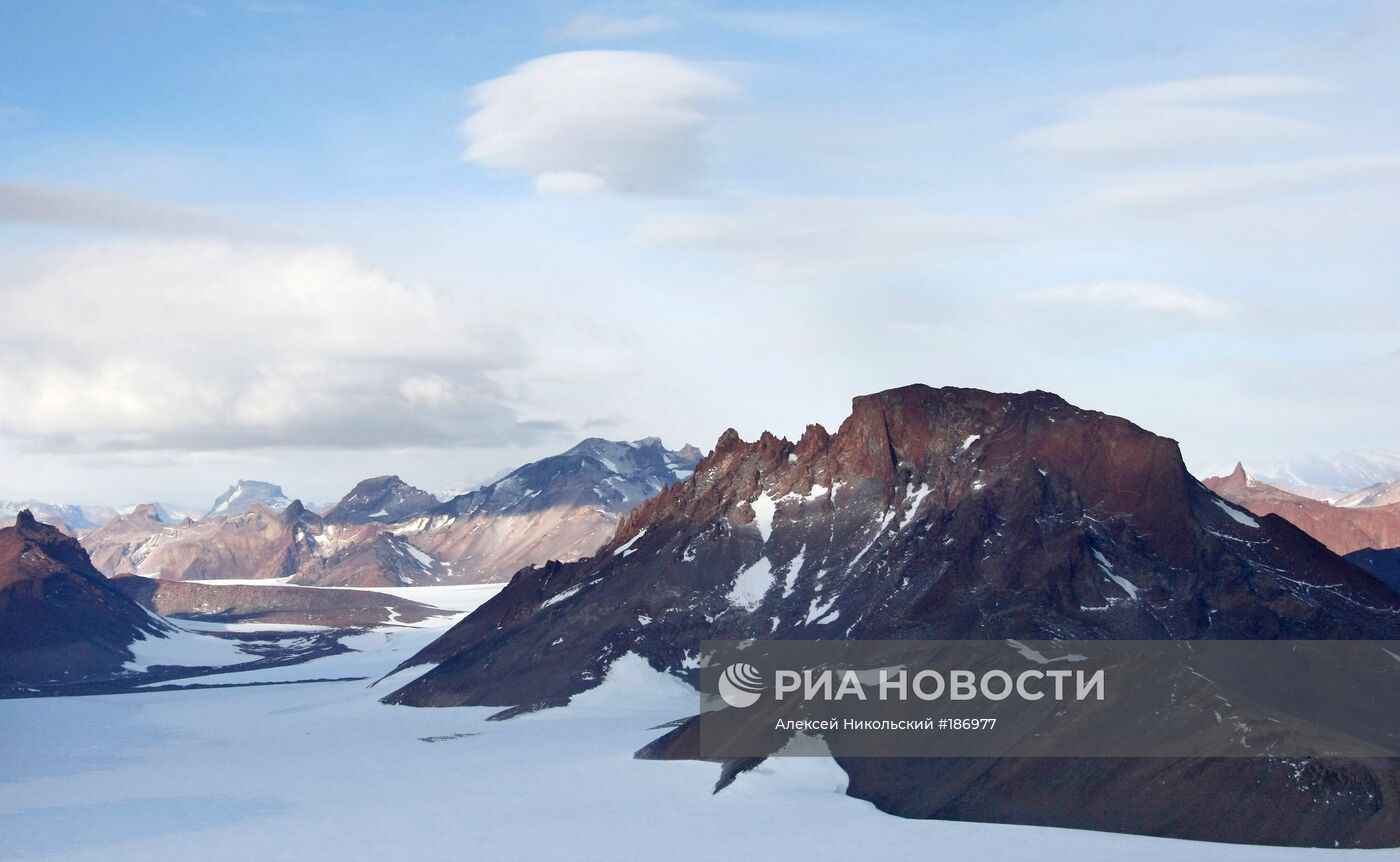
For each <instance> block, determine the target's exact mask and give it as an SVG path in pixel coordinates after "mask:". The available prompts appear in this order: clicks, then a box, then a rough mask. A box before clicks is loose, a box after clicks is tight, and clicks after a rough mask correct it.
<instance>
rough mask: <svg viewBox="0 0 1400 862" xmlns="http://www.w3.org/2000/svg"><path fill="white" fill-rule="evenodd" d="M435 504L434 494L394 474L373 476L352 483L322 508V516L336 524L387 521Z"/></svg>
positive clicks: (418, 511)
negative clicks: (327, 509) (339, 498)
mask: <svg viewBox="0 0 1400 862" xmlns="http://www.w3.org/2000/svg"><path fill="white" fill-rule="evenodd" d="M437 505H438V499H437V497H434V496H433V495H432V494H429V493H428V492H427V491H424V490H422V489H421V488H415V487H414V486H412V485H410V484H408V483H407V482H405V481H404V480H402V479H400V478H399V477H398V476H375V477H374V478H372V479H365V480H364V481H362V482H360V483H359V484H357V485H355V487H354V488H353V489H351V491H350V493H349V494H346V495H345V496H344V497H343V498H342V499H341V501H340V502H339V503H336V504H335V505H334V506H332V507H331V509H330V510H329V511H328V512H326V514H325V520H327V521H330V522H333V523H340V524H366V523H370V522H377V523H385V524H387V523H392V522H394V521H401V520H403V519H404V518H411V517H413V516H414V515H420V514H422V513H424V512H427V511H428V510H430V509H433V508H435V507H436V506H437Z"/></svg>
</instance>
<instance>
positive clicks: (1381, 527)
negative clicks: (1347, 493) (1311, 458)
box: [1205, 464, 1400, 554]
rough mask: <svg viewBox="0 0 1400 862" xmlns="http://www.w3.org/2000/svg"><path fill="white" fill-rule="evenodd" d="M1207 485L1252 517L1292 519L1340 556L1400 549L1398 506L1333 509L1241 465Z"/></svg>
mask: <svg viewBox="0 0 1400 862" xmlns="http://www.w3.org/2000/svg"><path fill="white" fill-rule="evenodd" d="M1205 484H1206V487H1208V488H1210V489H1211V490H1212V491H1214V492H1215V493H1217V494H1219V495H1220V496H1222V497H1224V498H1225V499H1227V500H1229V501H1230V502H1232V503H1235V504H1237V505H1240V506H1243V507H1245V508H1246V509H1248V510H1249V511H1251V512H1253V513H1254V514H1256V515H1265V514H1275V515H1278V516H1280V517H1282V518H1284V519H1286V520H1288V521H1290V522H1291V523H1293V524H1294V525H1296V526H1297V527H1299V528H1301V529H1302V530H1304V531H1306V532H1307V533H1308V535H1310V536H1312V537H1313V538H1315V539H1317V540H1318V541H1319V542H1321V543H1322V544H1324V545H1326V546H1327V547H1328V548H1330V549H1331V550H1332V551H1334V552H1336V553H1338V554H1349V553H1351V552H1352V551H1358V550H1361V549H1363V548H1393V547H1395V546H1397V545H1400V504H1396V503H1391V504H1389V505H1379V506H1368V507H1354V506H1353V507H1344V506H1334V505H1332V504H1330V503H1326V502H1323V501H1321V500H1313V499H1311V498H1308V497H1303V496H1300V495H1298V494H1293V493H1290V492H1288V491H1285V490H1283V489H1282V488H1277V487H1275V486H1273V485H1270V484H1268V483H1267V482H1262V481H1260V480H1259V479H1257V478H1255V477H1254V476H1252V475H1250V474H1249V473H1246V472H1245V469H1244V465H1243V464H1236V465H1235V470H1234V472H1232V473H1231V474H1230V475H1228V476H1216V477H1213V478H1210V479H1206V480H1205Z"/></svg>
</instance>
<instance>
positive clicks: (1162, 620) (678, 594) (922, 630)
mask: <svg viewBox="0 0 1400 862" xmlns="http://www.w3.org/2000/svg"><path fill="white" fill-rule="evenodd" d="M1397 636H1400V595H1397V594H1396V593H1395V591H1393V590H1392V589H1390V588H1389V587H1387V586H1386V585H1385V584H1383V583H1381V582H1380V581H1378V580H1377V579H1376V578H1374V577H1372V576H1371V575H1369V574H1367V573H1366V572H1364V571H1362V570H1361V569H1359V568H1357V567H1355V566H1353V565H1351V564H1350V563H1348V562H1346V561H1345V560H1343V559H1341V558H1340V557H1338V556H1337V555H1336V554H1334V553H1332V552H1331V551H1329V550H1328V549H1327V548H1326V547H1324V546H1323V545H1322V544H1320V543H1319V542H1318V541H1316V540H1314V539H1313V538H1312V537H1310V536H1309V535H1307V534H1306V533H1304V532H1303V531H1302V530H1300V529H1298V528H1297V527H1295V526H1293V525H1292V524H1291V523H1289V522H1288V521H1286V520H1285V519H1283V518H1281V517H1278V516H1276V515H1271V514H1266V515H1263V516H1257V517H1256V516H1255V515H1252V514H1250V513H1249V512H1247V511H1245V510H1244V509H1242V508H1240V507H1239V506H1237V505H1236V504H1233V503H1231V502H1229V501H1227V500H1226V499H1223V498H1222V497H1220V496H1217V495H1216V494H1215V493H1213V492H1212V491H1211V490H1210V489H1209V488H1207V487H1206V486H1205V485H1203V484H1201V483H1200V482H1198V481H1197V480H1196V479H1194V478H1193V477H1192V476H1191V475H1190V474H1189V473H1188V472H1187V471H1186V468H1185V466H1184V464H1183V462H1182V459H1181V454H1180V452H1179V449H1178V447H1177V444H1176V443H1175V442H1174V441H1172V440H1169V439H1166V438H1163V437H1159V436H1157V435H1155V434H1152V433H1150V432H1148V431H1145V430H1143V429H1141V428H1139V427H1137V426H1135V425H1133V424H1132V423H1130V422H1128V421H1126V420H1123V419H1120V418H1116V417H1112V416H1107V415H1104V414H1102V413H1096V412H1092V411H1087V410H1081V409H1078V408H1075V407H1073V406H1071V405H1069V404H1068V403H1066V402H1065V401H1064V400H1062V399H1060V398H1058V397H1057V396H1054V395H1051V394H1049V393H1044V392H1030V393H1025V394H1021V395H1001V394H993V393H988V392H981V391H977V390H965V389H951V388H945V389H931V388H929V387H925V386H911V387H905V388H901V389H895V390H889V391H886V392H881V393H877V394H875V395H869V396H864V397H860V398H857V399H855V400H854V402H853V405H852V412H851V415H850V416H849V418H847V419H846V420H845V422H844V423H843V424H842V425H841V427H840V429H839V430H837V432H836V433H835V434H830V433H828V432H827V431H826V430H825V429H824V428H822V427H821V426H818V425H812V426H809V427H808V428H807V430H806V432H805V433H804V434H803V435H802V437H801V439H799V440H798V441H796V442H795V443H794V442H791V441H788V440H785V439H782V438H778V437H775V436H773V435H771V434H767V433H765V434H764V435H762V436H761V437H760V438H759V439H758V440H756V441H753V442H746V441H744V440H742V439H740V437H739V435H738V434H736V433H735V432H734V431H733V430H730V431H727V432H725V434H724V435H723V436H721V437H720V439H719V441H718V442H717V443H716V446H715V448H714V451H713V452H712V453H711V454H710V455H708V456H706V457H705V458H704V459H703V460H702V461H701V462H700V463H699V465H698V466H697V467H696V469H695V473H694V475H693V476H692V477H691V478H689V479H687V480H686V481H684V482H681V483H678V484H676V485H674V486H672V487H670V488H668V489H667V490H665V491H663V492H662V493H661V494H659V495H658V496H656V497H655V498H653V499H652V500H650V501H648V502H647V503H644V504H643V505H641V506H640V507H638V508H637V509H636V510H635V511H633V512H632V513H631V514H630V515H628V516H627V517H626V518H625V519H624V520H623V522H622V524H621V525H620V526H619V528H618V530H617V533H616V535H615V536H614V537H613V538H612V540H611V541H609V542H608V543H607V544H606V545H605V546H604V547H603V548H602V549H601V550H600V551H599V552H598V553H597V554H596V555H595V556H592V557H589V558H586V559H582V560H579V561H577V562H573V563H557V562H553V563H550V564H548V565H545V566H543V567H537V568H530V569H523V570H521V571H520V572H518V573H517V574H516V575H515V577H514V578H513V579H512V580H511V582H510V583H509V584H508V585H507V586H506V588H505V589H504V590H502V591H501V593H499V594H498V595H497V596H496V597H495V598H493V599H492V600H491V601H489V602H487V603H486V604H485V605H484V606H483V607H482V608H481V609H480V610H479V611H477V612H476V613H474V614H473V615H471V616H469V617H467V618H466V619H464V620H462V621H461V622H459V623H458V624H457V625H456V626H454V627H453V628H452V629H450V630H449V631H448V632H447V633H446V634H445V635H443V636H442V637H441V638H439V639H438V640H437V641H435V642H434V643H432V644H431V645H429V646H428V647H426V648H425V649H424V650H422V651H421V652H419V653H418V654H417V655H415V656H414V657H412V658H411V659H409V660H408V661H406V662H405V663H404V665H403V666H402V669H407V668H411V667H417V666H421V665H427V666H429V668H430V669H429V670H428V671H427V672H426V673H423V674H422V675H421V676H418V677H416V678H415V679H414V680H413V681H412V682H409V683H408V684H407V685H404V686H403V687H401V688H399V689H398V690H396V691H394V692H393V693H391V694H390V695H388V696H386V698H385V700H386V702H389V703H396V704H408V705H416V706H454V705H484V706H494V707H500V708H501V710H502V711H501V716H502V717H506V716H510V715H514V714H518V713H520V712H522V711H529V710H533V709H538V708H540V707H545V706H551V705H559V704H563V703H567V702H568V701H569V700H570V698H572V697H573V696H575V695H577V694H579V693H581V692H583V691H586V690H588V689H590V688H593V687H594V686H597V685H598V684H599V683H600V682H601V681H602V680H603V679H604V678H605V676H606V675H607V672H608V669H609V667H610V666H611V665H612V663H613V662H615V661H616V660H617V659H619V658H620V657H622V656H624V655H627V654H629V653H632V654H636V655H639V656H641V657H642V658H643V659H645V660H646V661H647V662H648V663H649V664H650V665H651V666H652V667H653V668H656V669H658V670H663V671H666V672H669V673H671V674H674V675H677V676H680V677H682V678H689V679H694V674H695V672H696V670H695V669H696V666H697V662H698V659H699V648H700V642H701V641H702V640H707V639H710V640H744V639H749V638H757V639H818V640H825V639H857V640H859V639H942V640H947V639H1003V638H1015V639H1047V640H1061V639H1072V638H1088V639H1198V638H1208V639H1219V638H1242V639H1276V638H1309V639H1311V638H1344V639H1349V638H1395V637H1397ZM684 732H685V729H684V727H681V728H678V729H677V730H675V731H672V732H671V733H668V734H667V735H666V736H665V737H663V738H662V739H661V740H658V742H657V743H655V744H653V745H652V746H648V747H647V748H646V749H644V754H645V756H650V757H663V758H664V757H672V756H687V754H686V753H685V751H684V750H683V749H678V748H675V747H673V746H672V744H671V743H672V741H673V740H675V739H677V738H678V735H679V737H683V736H684ZM839 763H840V766H841V767H842V768H843V769H844V770H845V771H846V772H847V774H848V775H849V776H850V784H849V787H848V790H847V792H848V793H850V794H851V795H854V796H858V797H860V798H863V799H867V800H869V801H871V802H873V803H874V804H875V805H876V806H877V807H879V808H880V809H881V810H884V811H888V812H892V813H896V814H901V815H905V816H912V817H938V818H943V819H970V820H983V821H992V822H1010V823H1034V824H1041V825H1054V826H1067V827H1075V828H1091V829H1106V830H1110V831H1131V832H1142V833H1146V834H1155V835H1170V836H1175V837H1181V838H1193V839H1200V840H1215V841H1246V842H1264V843H1284V844H1309V843H1317V842H1320V841H1322V840H1323V839H1324V838H1325V840H1326V842H1327V843H1328V844H1330V843H1331V842H1332V841H1333V840H1334V839H1335V838H1336V837H1337V836H1344V839H1345V840H1344V842H1343V843H1344V844H1346V845H1347V846H1383V845H1387V844H1389V845H1393V844H1395V843H1396V842H1397V841H1400V827H1398V826H1397V825H1396V821H1395V820H1394V818H1393V817H1391V816H1390V812H1393V811H1394V810H1396V806H1397V805H1400V776H1397V775H1396V773H1395V772H1394V771H1393V769H1391V768H1390V767H1389V766H1387V765H1385V764H1382V763H1372V762H1359V761H1313V762H1311V763H1310V764H1308V766H1307V775H1306V779H1305V780H1303V779H1300V773H1299V769H1298V766H1297V765H1296V764H1291V763H1286V762H1281V761H1275V760H1270V759H1267V758H1258V759H1251V760H1248V761H1238V760H1228V759H1226V760H1218V759H1217V760H1211V759H1199V760H1192V759H1187V760H1180V759H1176V760H1170V759H1155V758H1145V759H1114V760H1094V759H1075V760H1068V761H1066V760H1050V761H1047V760H1043V759H1035V758H1029V759H1007V760H1000V759H994V758H992V759H988V758H980V759H979V758H963V759H954V760H947V759H942V760H939V759H935V760H922V759H908V758H871V759H841V760H839ZM754 765H755V764H754V763H753V762H744V763H728V764H725V767H724V771H723V772H722V775H723V776H726V777H727V779H732V777H733V776H734V775H735V774H737V773H738V772H740V771H742V770H744V769H748V768H752V767H753V766H754ZM727 779H726V778H722V780H721V785H723V784H724V783H725V781H726V780H727ZM1362 788H1364V791H1363V790H1361V789H1362ZM1321 796H1325V797H1326V798H1328V799H1329V800H1330V801H1331V804H1330V805H1328V806H1322V805H1319V804H1318V802H1317V800H1318V799H1319V798H1320V797H1321ZM1222 806H1224V807H1226V808H1228V810H1229V811H1230V816H1229V817H1220V816H1219V812H1220V810H1221V807H1222Z"/></svg>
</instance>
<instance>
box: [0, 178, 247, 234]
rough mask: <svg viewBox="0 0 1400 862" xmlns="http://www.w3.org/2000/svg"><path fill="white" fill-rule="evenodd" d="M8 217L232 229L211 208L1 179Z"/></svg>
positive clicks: (107, 225) (0, 207)
mask: <svg viewBox="0 0 1400 862" xmlns="http://www.w3.org/2000/svg"><path fill="white" fill-rule="evenodd" d="M6 222H8V223H12V224H33V225H51V226H55V227H68V228H80V229H94V230H111V231H121V232H143V233H158V234H198V233H230V232H233V229H232V228H230V227H229V225H227V224H226V223H225V222H223V221H222V220H221V219H219V218H217V217H216V216H214V215H213V214H212V213H210V212H208V211H207V210H202V209H195V208H191V207H180V206H170V205H168V204H161V203H153V202H151V201H144V200H140V199H138V198H132V197H127V196H125V195H116V194H108V193H104V192H96V191H90V190H87V189H68V188H59V187H55V186H44V185H35V184H32V183H0V224H4V223H6Z"/></svg>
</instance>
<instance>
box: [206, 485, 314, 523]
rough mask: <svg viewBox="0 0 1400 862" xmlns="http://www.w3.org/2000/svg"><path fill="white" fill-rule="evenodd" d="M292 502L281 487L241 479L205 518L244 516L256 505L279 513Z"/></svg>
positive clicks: (220, 497)
mask: <svg viewBox="0 0 1400 862" xmlns="http://www.w3.org/2000/svg"><path fill="white" fill-rule="evenodd" d="M291 502H292V501H291V500H289V499H287V495H286V494H284V493H283V492H282V489H281V487H279V486H277V485H274V484H272V483H271V482H257V481H254V480H251V479H239V480H238V481H237V482H234V483H233V484H232V485H230V486H229V487H228V490H227V491H225V492H223V493H222V494H220V495H219V496H218V497H217V498H216V499H215V500H214V505H213V506H211V507H210V508H209V511H208V512H206V513H205V514H204V517H206V518H212V517H215V516H223V517H228V516H230V515H244V514H247V513H248V512H250V511H252V508H253V506H255V505H256V506H261V507H262V508H264V509H267V510H269V511H272V512H279V511H281V510H282V509H285V508H287V506H288V505H290V504H291Z"/></svg>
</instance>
